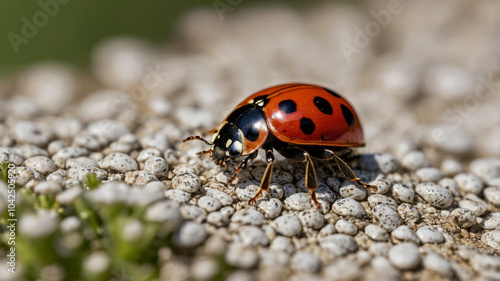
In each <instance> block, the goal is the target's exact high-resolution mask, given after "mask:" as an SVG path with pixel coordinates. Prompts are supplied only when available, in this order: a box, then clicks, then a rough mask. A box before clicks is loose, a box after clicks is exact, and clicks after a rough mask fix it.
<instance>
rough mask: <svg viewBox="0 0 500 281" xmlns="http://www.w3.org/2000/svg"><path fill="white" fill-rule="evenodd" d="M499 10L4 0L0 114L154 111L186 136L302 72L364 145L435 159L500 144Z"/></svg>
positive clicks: (129, 118)
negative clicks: (337, 106)
mask: <svg viewBox="0 0 500 281" xmlns="http://www.w3.org/2000/svg"><path fill="white" fill-rule="evenodd" d="M499 10H500V2H498V1H495V0H489V1H480V2H472V1H466V0H459V1H439V2H436V1H408V0H400V1H397V0H380V1H378V0H377V1H251V0H215V1H182V2H181V1H175V2H174V1H141V2H140V3H139V2H137V1H117V0H108V1H97V0H91V1H77V0H41V1H2V2H1V3H0V11H2V13H1V21H2V24H1V25H0V34H2V35H3V39H2V40H1V46H0V77H1V78H0V99H1V103H0V120H2V121H3V123H4V124H7V127H9V124H12V123H13V122H14V121H16V120H19V119H21V120H36V122H38V123H44V122H45V123H47V122H54V120H56V121H57V120H61V119H66V120H67V119H69V118H79V119H80V120H83V122H90V121H93V120H97V119H102V118H118V119H120V120H122V121H124V122H126V123H127V124H128V125H129V126H130V127H131V128H138V126H139V124H141V123H142V122H143V121H144V118H148V116H156V117H161V118H164V119H162V120H164V121H165V123H163V124H170V125H171V126H174V127H176V129H179V130H180V132H179V133H178V135H179V136H184V134H189V133H190V132H192V131H193V130H195V129H209V128H212V127H214V126H215V125H217V124H218V123H219V122H220V121H221V120H222V118H224V116H225V115H226V114H227V113H228V112H229V111H230V110H231V109H232V108H233V107H234V106H235V105H236V104H237V103H238V102H239V101H241V100H242V99H243V98H245V97H246V96H248V95H249V94H251V93H253V92H256V91H258V90H260V89H263V88H266V87H268V86H271V85H273V84H279V83H286V82H292V81H300V82H310V83H317V84H321V85H324V86H327V87H330V88H333V89H336V90H338V91H339V92H340V93H342V94H343V95H344V96H346V97H347V98H348V100H350V101H351V102H352V103H353V104H354V106H355V108H357V110H358V114H359V115H361V118H362V122H363V124H364V129H365V134H366V138H367V142H368V147H367V148H366V150H367V151H370V152H382V151H389V152H393V153H397V154H400V155H402V154H404V153H406V152H408V151H410V150H413V149H417V148H422V149H424V150H426V151H429V152H430V158H431V159H433V161H437V163H438V164H439V162H440V160H441V159H444V158H446V157H451V158H457V159H464V160H467V159H470V158H472V157H476V156H479V155H481V156H489V155H497V156H498V155H500V141H499V139H500V126H498V125H499V121H500V111H499V110H498V108H499V106H500V97H499V96H500V95H499V84H500V78H499V73H500V71H499V63H500V18H499V17H498V11H499ZM141 118H142V119H141ZM47 120H49V121H47ZM155 124H156V123H155ZM40 126H42V127H44V125H43V124H42V125H40ZM151 126H153V125H151ZM7 127H3V128H2V127H0V131H2V130H3V131H6V130H7ZM46 127H47V126H45V128H46ZM76 131H78V130H76ZM48 134H49V136H48V137H47V142H49V141H50V139H52V138H53V136H54V135H55V136H57V132H49V133H48ZM173 135H175V134H172V136H169V137H170V138H171V140H173V141H176V139H175V137H173ZM172 138H173V139H172ZM16 141H18V140H16V136H15V134H14V135H13V134H11V135H10V136H9V135H8V134H7V135H6V134H4V135H3V137H2V139H1V140H0V142H1V143H0V145H10V144H12V143H14V142H16Z"/></svg>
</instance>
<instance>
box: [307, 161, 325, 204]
mask: <svg viewBox="0 0 500 281" xmlns="http://www.w3.org/2000/svg"><path fill="white" fill-rule="evenodd" d="M305 156H306V179H305V184H306V187H307V189H309V193H311V199H312V201H313V202H314V205H315V207H316V209H318V208H320V207H321V205H320V204H319V202H318V199H317V198H316V193H315V192H314V191H315V190H316V188H318V178H317V176H316V170H315V169H314V164H313V161H312V159H311V156H309V153H307V152H306V153H305Z"/></svg>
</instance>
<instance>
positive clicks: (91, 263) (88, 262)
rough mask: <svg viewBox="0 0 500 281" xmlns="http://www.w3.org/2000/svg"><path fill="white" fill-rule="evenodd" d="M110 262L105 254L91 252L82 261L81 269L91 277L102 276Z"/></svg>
mask: <svg viewBox="0 0 500 281" xmlns="http://www.w3.org/2000/svg"><path fill="white" fill-rule="evenodd" d="M110 264H111V261H110V260H109V257H108V255H107V254H106V252H103V251H93V252H92V253H91V254H89V255H88V256H87V257H86V258H85V260H84V261H83V268H84V270H85V271H87V272H89V273H90V274H91V275H93V274H95V275H99V274H104V273H105V272H106V270H107V269H108V268H109V266H110Z"/></svg>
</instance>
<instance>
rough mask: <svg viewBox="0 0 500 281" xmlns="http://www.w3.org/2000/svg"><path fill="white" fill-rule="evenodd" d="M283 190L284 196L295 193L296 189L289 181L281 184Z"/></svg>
mask: <svg viewBox="0 0 500 281" xmlns="http://www.w3.org/2000/svg"><path fill="white" fill-rule="evenodd" d="M283 191H284V193H285V197H290V196H291V195H292V194H295V193H297V189H296V188H295V186H294V185H293V184H291V183H286V184H284V185H283Z"/></svg>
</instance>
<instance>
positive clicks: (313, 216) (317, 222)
mask: <svg viewBox="0 0 500 281" xmlns="http://www.w3.org/2000/svg"><path fill="white" fill-rule="evenodd" d="M298 217H299V220H300V222H301V224H302V226H303V227H309V228H313V229H320V228H321V227H322V226H323V223H324V220H325V219H324V217H323V214H322V213H320V212H319V211H318V210H316V209H309V210H306V211H303V212H300V213H299V216H298Z"/></svg>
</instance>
